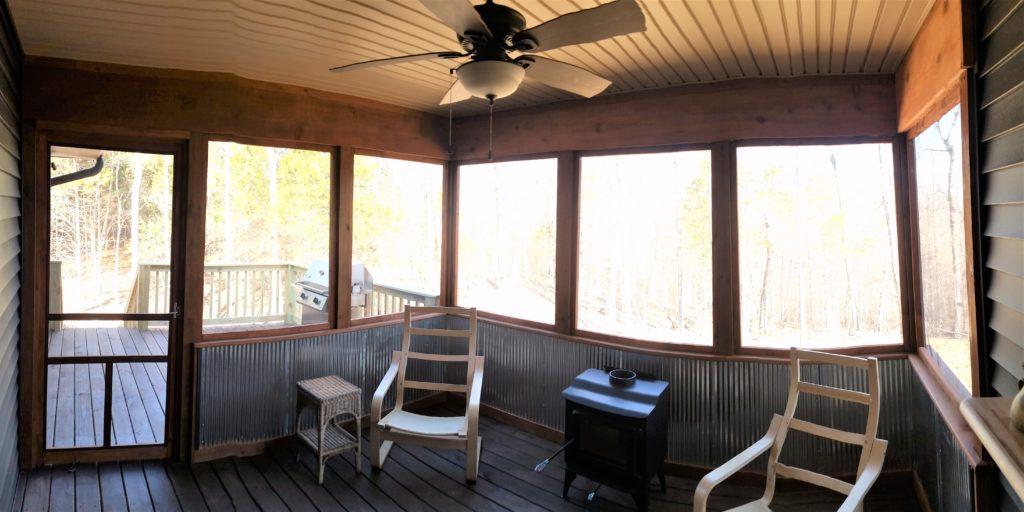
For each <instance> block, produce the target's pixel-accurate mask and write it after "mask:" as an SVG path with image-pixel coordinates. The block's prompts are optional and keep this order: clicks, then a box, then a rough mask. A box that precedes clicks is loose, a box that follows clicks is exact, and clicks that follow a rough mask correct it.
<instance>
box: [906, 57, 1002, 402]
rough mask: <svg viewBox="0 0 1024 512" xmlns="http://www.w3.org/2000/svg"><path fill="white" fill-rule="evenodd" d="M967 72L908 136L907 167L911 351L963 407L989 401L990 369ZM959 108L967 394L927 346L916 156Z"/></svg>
mask: <svg viewBox="0 0 1024 512" xmlns="http://www.w3.org/2000/svg"><path fill="white" fill-rule="evenodd" d="M971 88H972V86H971V84H970V78H969V77H968V73H967V72H965V71H961V74H960V78H959V79H958V80H956V81H955V82H954V83H953V84H952V85H951V86H950V87H949V88H948V89H947V90H946V91H945V92H943V93H941V94H940V95H939V97H938V99H937V100H936V101H935V102H934V103H933V104H932V105H931V106H930V107H929V109H928V110H927V111H926V113H925V114H924V115H923V116H922V117H921V119H919V120H918V121H917V122H915V123H914V124H913V125H912V126H911V127H910V129H909V130H908V131H907V133H906V134H905V141H906V142H905V144H906V155H905V161H906V166H907V181H908V183H907V190H906V195H907V201H908V202H909V203H910V204H911V208H910V212H909V216H908V217H909V219H908V224H909V225H908V229H909V234H908V239H909V240H908V242H909V244H910V245H911V252H912V259H913V262H914V266H913V269H912V272H911V273H910V275H909V276H908V277H909V279H910V280H911V287H912V290H913V292H912V293H913V296H914V299H913V303H912V304H913V308H914V309H913V316H914V318H915V321H916V322H915V329H914V332H913V338H914V344H913V347H911V349H910V350H909V351H911V352H913V353H916V354H917V355H918V356H919V357H920V360H921V361H922V362H923V364H922V365H921V366H922V367H923V368H927V370H928V371H929V372H930V373H931V374H932V375H933V377H934V378H935V379H936V380H937V381H938V382H939V383H940V385H941V388H942V390H943V392H944V393H945V394H946V395H947V396H948V397H950V398H951V399H953V400H955V401H956V402H959V401H961V400H964V399H966V398H970V397H972V396H975V397H978V396H985V395H986V394H987V393H985V391H986V390H985V383H986V382H987V378H986V376H985V373H986V366H985V364H984V359H985V358H984V357H982V354H987V353H988V351H987V350H982V347H983V346H984V339H983V333H982V332H981V330H980V329H979V327H978V326H979V325H983V322H984V319H983V318H981V315H983V313H982V312H981V311H979V304H978V297H980V296H981V295H980V294H981V293H982V292H981V286H980V284H981V283H980V280H979V279H978V276H980V275H982V271H983V269H982V265H981V264H980V261H979V260H978V258H977V257H976V255H977V254H978V251H979V247H980V239H979V233H980V223H979V222H978V215H979V206H980V204H981V201H980V196H979V183H978V178H977V177H976V176H975V175H974V173H973V172H972V168H974V167H975V165H974V164H973V163H972V162H973V159H974V158H975V154H974V152H973V150H972V144H973V143H972V137H971V134H972V130H973V129H974V128H973V122H974V119H973V117H972V115H973V112H972V110H971V105H973V102H972V101H971V97H972V91H971ZM958 105H959V107H960V142H961V155H962V158H961V172H962V174H963V187H964V190H963V197H964V199H963V200H964V205H963V207H964V219H963V220H964V236H965V240H964V271H965V272H964V273H965V275H964V276H963V278H964V279H965V284H966V290H967V297H966V299H967V331H968V343H969V348H970V358H971V390H966V389H965V388H964V387H963V386H962V384H961V383H960V382H958V381H956V377H955V376H954V375H953V374H952V371H951V370H950V369H949V367H948V366H947V365H946V363H945V362H944V361H942V360H941V357H940V356H939V355H938V354H937V353H935V352H934V350H932V349H931V348H930V347H929V346H928V340H927V336H926V335H925V332H924V297H923V291H924V281H923V279H924V278H923V276H922V273H921V242H920V224H919V214H918V209H917V166H916V161H915V157H914V145H913V141H914V139H916V138H917V137H918V136H919V135H921V133H923V132H924V131H925V130H927V129H929V128H930V127H931V126H932V125H934V124H935V123H936V122H938V121H939V120H940V119H941V118H942V117H943V116H944V115H946V114H947V113H948V112H949V111H950V110H952V109H953V108H954V107H956V106H958Z"/></svg>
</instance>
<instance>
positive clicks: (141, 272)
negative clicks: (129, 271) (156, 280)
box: [135, 264, 150, 331]
mask: <svg viewBox="0 0 1024 512" xmlns="http://www.w3.org/2000/svg"><path fill="white" fill-rule="evenodd" d="M137 276H138V277H137V279H138V280H139V298H138V300H137V301H136V303H135V310H136V311H135V312H136V313H149V281H150V279H149V265H142V264H140V265H139V269H138V273H137ZM138 329H139V330H140V331H145V330H147V329H149V322H147V321H145V320H139V322H138Z"/></svg>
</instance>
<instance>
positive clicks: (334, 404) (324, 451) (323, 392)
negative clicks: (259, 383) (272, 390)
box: [295, 375, 362, 485]
mask: <svg viewBox="0 0 1024 512" xmlns="http://www.w3.org/2000/svg"><path fill="white" fill-rule="evenodd" d="M361 404H362V391H361V390H360V389H359V388H357V387H356V386H354V385H353V384H351V383H350V382H348V381H346V380H344V379H342V378H341V377H337V376H334V375H328V376H326V377H320V378H316V379H308V380H303V381H299V383H298V397H297V401H296V408H297V410H296V413H295V433H296V435H297V436H298V438H299V439H301V440H302V441H303V442H304V443H305V444H306V445H308V446H309V447H310V448H312V449H313V451H315V452H316V455H317V466H318V468H319V472H318V474H317V481H318V482H320V484H321V485H322V484H323V483H324V463H325V461H326V460H327V458H328V457H331V456H332V455H337V454H339V453H342V452H344V451H347V450H351V449H353V448H355V459H356V471H357V472H360V468H361V464H360V462H361V459H362V447H361V446H360V443H359V432H360V430H361V427H362V425H361V421H360V419H361V416H362V405H361ZM307 408H314V409H315V410H316V412H317V414H316V416H317V421H316V423H315V424H314V425H313V426H312V427H309V428H305V429H303V428H302V427H301V425H302V413H303V411H305V410H306V409H307ZM348 416H351V417H352V418H353V419H355V421H356V431H355V435H353V434H350V433H349V432H348V431H346V430H345V429H344V428H343V427H342V426H341V424H340V423H339V420H340V419H347V417H348ZM299 457H301V455H296V459H298V458H299Z"/></svg>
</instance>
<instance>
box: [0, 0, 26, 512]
mask: <svg viewBox="0 0 1024 512" xmlns="http://www.w3.org/2000/svg"><path fill="white" fill-rule="evenodd" d="M0 32H2V33H0V509H7V508H9V507H10V506H11V505H12V504H13V503H14V494H15V488H16V487H17V483H18V343H19V335H18V325H19V318H20V317H19V315H18V306H19V300H18V292H19V288H20V284H21V281H20V277H19V271H20V264H19V256H20V252H21V245H20V242H19V239H20V234H21V208H20V197H21V184H20V176H21V169H20V165H21V163H20V157H19V147H20V142H19V141H20V139H21V134H20V133H19V131H18V127H19V126H20V121H19V115H20V112H19V110H20V104H21V94H20V90H19V88H20V84H21V45H20V43H19V42H18V38H17V34H15V33H14V32H13V25H12V22H11V19H10V11H9V10H8V9H7V3H6V2H3V3H2V4H0Z"/></svg>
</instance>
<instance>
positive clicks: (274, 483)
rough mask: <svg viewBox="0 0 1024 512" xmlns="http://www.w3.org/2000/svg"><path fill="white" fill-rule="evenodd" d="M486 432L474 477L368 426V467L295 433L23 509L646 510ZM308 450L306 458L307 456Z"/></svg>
mask: <svg viewBox="0 0 1024 512" xmlns="http://www.w3.org/2000/svg"><path fill="white" fill-rule="evenodd" d="M480 428H481V435H482V436H483V438H484V444H483V451H482V455H481V467H480V475H479V479H478V481H477V482H476V484H475V485H468V484H466V482H465V481H464V480H463V478H464V476H465V467H464V466H463V464H464V463H465V455H464V454H463V453H462V452H459V451H455V450H441V449H434V448H425V447H417V446H406V445H396V446H395V447H394V448H393V449H392V452H391V456H390V457H389V458H388V460H387V462H386V463H385V465H384V469H383V470H381V471H372V470H371V469H370V467H369V466H370V464H369V458H368V451H367V449H368V447H367V439H366V432H365V431H364V432H363V436H362V439H363V450H364V451H363V453H364V456H363V459H362V465H363V467H362V472H361V474H357V473H356V470H355V466H354V463H353V455H352V454H350V453H349V454H344V455H341V456H337V457H332V458H331V459H329V461H328V465H327V469H326V470H325V472H324V485H323V486H320V485H317V482H316V461H315V457H314V454H313V452H312V451H311V450H309V449H308V448H305V447H302V448H300V447H299V445H298V444H297V443H295V442H292V441H284V442H281V443H274V444H272V445H271V450H270V452H269V453H266V454H264V455H259V456H255V457H246V458H237V457H236V458H226V459H220V460H215V461H212V462H206V463H201V464H196V465H188V464H183V463H179V462H161V461H146V462H141V463H140V462H138V461H130V462H121V463H103V464H100V465H98V466H97V465H95V464H79V465H78V466H77V467H71V466H54V467H52V468H40V469H37V470H34V471H32V472H30V473H28V474H27V475H23V478H22V479H20V482H21V483H20V484H19V485H20V486H21V488H20V489H19V490H18V496H24V497H23V498H19V503H20V506H19V507H17V508H16V510H23V511H29V510H31V511H37V510H54V511H56V510H61V511H63V510H72V509H75V510H83V511H91V510H98V508H97V507H98V506H99V505H100V504H102V510H104V511H122V510H131V511H135V510H145V511H148V510H188V511H192V510H197V511H202V510H210V511H218V512H220V511H226V510H246V511H248V510H267V511H276V510H281V511H307V510H309V511H313V510H342V511H348V512H369V511H374V510H376V511H381V512H412V511H431V510H435V511H448V510H473V511H487V512H503V511H517V512H518V511H521V510H541V511H572V512H580V511H584V510H587V511H603V512H628V511H633V510H635V508H634V506H633V501H632V498H631V497H630V496H629V495H628V494H626V493H624V492H621V491H618V490H615V489H610V488H607V487H601V488H600V490H599V491H598V493H597V497H596V498H595V499H594V500H593V501H592V502H588V501H587V500H586V495H587V493H589V492H591V491H593V490H594V488H595V487H596V484H594V483H593V482H589V481H587V480H585V479H583V478H578V479H576V481H575V482H574V484H573V487H572V489H571V490H570V493H569V499H567V500H563V499H562V497H561V492H562V490H561V489H562V480H561V479H562V467H561V459H560V458H558V459H556V460H554V461H552V463H551V464H550V465H549V466H548V467H547V469H545V470H544V471H543V472H540V473H537V472H534V471H533V466H534V465H536V463H537V462H539V461H540V460H541V459H543V458H544V457H546V456H548V455H549V454H550V453H551V452H553V451H554V450H555V449H557V448H558V445H557V444H556V443H552V442H549V441H547V440H544V439H541V438H539V437H536V436H533V435H531V434H528V433H526V432H523V431H520V430H517V429H515V428H513V427H511V426H509V425H506V424H503V423H500V422H498V421H495V420H493V419H491V418H486V417H484V418H481V427H480ZM296 454H298V455H299V456H300V460H299V461H298V462H296ZM667 480H668V482H667V484H668V485H667V487H668V489H667V492H666V493H664V494H663V493H661V492H658V491H656V490H655V489H656V488H657V484H656V483H652V492H651V496H650V510H651V511H652V512H668V511H686V510H690V506H691V505H692V502H693V490H694V488H695V486H696V483H697V482H696V481H694V480H692V479H685V478H676V477H671V476H670V477H668V479H667ZM762 491H763V488H759V487H757V486H744V485H735V484H729V483H728V482H727V483H726V484H723V485H721V486H719V487H717V488H716V489H715V492H714V493H713V494H712V498H711V502H710V509H711V510H722V509H724V508H730V507H734V506H737V505H740V504H743V503H746V502H748V501H750V500H752V499H756V498H757V497H760V495H761V492H762ZM841 500H842V495H839V494H837V493H833V492H831V491H827V490H820V491H819V490H815V489H809V488H806V487H804V488H788V486H782V487H781V488H780V489H779V492H778V493H777V496H776V499H775V501H774V502H773V509H774V510H779V511H785V510H790V511H797V510H798V511H824V510H835V509H836V508H837V507H838V505H839V504H840V503H841ZM865 508H866V510H868V511H873V510H901V511H915V510H920V508H919V506H918V504H917V501H916V497H915V495H914V491H913V490H912V489H911V488H910V487H909V486H900V485H892V484H889V485H882V484H881V483H880V484H879V485H876V486H875V489H873V490H872V492H871V493H870V494H869V495H868V500H867V506H866V507H865Z"/></svg>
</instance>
